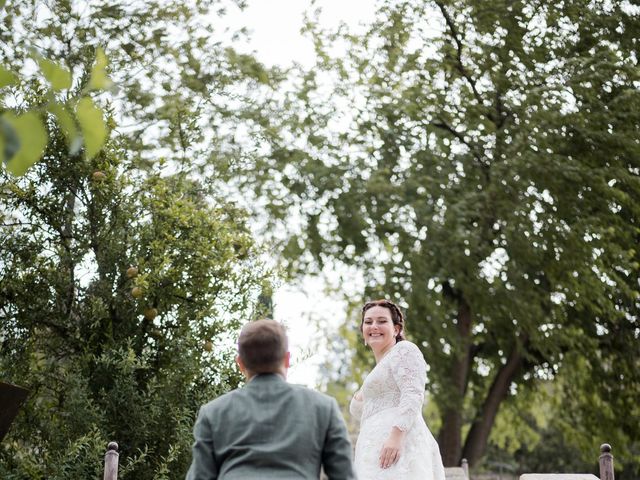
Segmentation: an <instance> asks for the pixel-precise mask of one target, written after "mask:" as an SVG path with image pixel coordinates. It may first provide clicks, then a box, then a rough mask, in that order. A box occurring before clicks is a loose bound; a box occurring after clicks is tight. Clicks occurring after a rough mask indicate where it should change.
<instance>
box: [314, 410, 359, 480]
mask: <svg viewBox="0 0 640 480" xmlns="http://www.w3.org/2000/svg"><path fill="white" fill-rule="evenodd" d="M351 453H352V450H351V442H350V441H349V433H348V432H347V426H346V425H345V423H344V419H343V418H342V414H341V413H340V409H339V408H338V403H337V402H336V401H335V399H333V398H332V399H331V412H330V419H329V426H328V428H327V433H326V436H325V441H324V448H323V451H322V466H323V467H324V473H325V474H326V475H327V477H329V479H330V480H354V479H355V478H356V477H355V474H354V473H353V462H352V460H351Z"/></svg>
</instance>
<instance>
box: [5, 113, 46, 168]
mask: <svg viewBox="0 0 640 480" xmlns="http://www.w3.org/2000/svg"><path fill="white" fill-rule="evenodd" d="M3 120H5V121H6V124H7V125H8V126H9V129H10V130H12V132H13V135H14V136H15V137H14V138H13V139H12V141H15V139H17V141H18V142H19V145H20V146H19V148H18V150H17V151H16V152H15V154H14V155H12V156H11V157H9V158H7V159H6V161H7V170H9V171H10V172H11V173H13V174H14V175H16V176H21V175H24V173H25V172H26V171H27V170H28V169H29V167H30V166H31V165H33V164H34V163H36V162H37V161H38V160H40V158H41V157H42V154H43V153H44V149H45V147H46V146H47V141H48V135H47V131H46V129H45V127H44V123H43V122H42V119H41V118H40V116H39V115H38V114H37V113H35V112H27V113H25V114H23V115H20V116H15V115H13V114H12V113H7V114H5V115H4V117H3ZM4 130H5V129H3V134H4ZM9 138H11V137H9ZM5 140H7V136H5ZM5 149H6V146H5Z"/></svg>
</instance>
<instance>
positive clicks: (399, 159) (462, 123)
mask: <svg viewBox="0 0 640 480" xmlns="http://www.w3.org/2000/svg"><path fill="white" fill-rule="evenodd" d="M637 20H638V16H637V12H635V10H633V9H630V8H627V7H625V6H624V5H623V4H622V3H621V2H613V3H612V4H611V5H609V4H607V5H606V6H605V5H604V4H602V3H593V2H588V1H572V2H559V3H553V4H549V3H544V4H535V5H534V4H531V3H530V2H498V3H493V4H492V5H491V8H488V7H487V5H486V2H481V1H475V0H465V1H447V2H440V1H419V0H407V1H400V2H381V4H380V9H379V12H378V15H377V18H376V20H375V22H374V23H373V24H372V25H371V26H370V28H369V29H368V30H367V31H366V32H365V33H364V34H362V35H352V34H349V33H348V32H345V31H344V30H342V31H340V32H338V33H332V32H323V31H321V30H320V28H319V27H318V25H316V24H314V23H313V22H310V24H309V25H308V26H307V30H308V31H309V32H310V33H311V35H312V36H313V39H314V42H315V45H316V47H317V49H318V53H319V59H320V60H319V62H318V65H316V66H315V67H314V68H313V70H312V71H311V72H302V73H301V75H300V77H299V78H298V81H297V83H298V85H299V88H298V89H296V90H292V91H290V92H288V95H287V97H286V100H285V101H284V102H283V107H282V109H281V110H282V111H283V112H284V113H283V114H282V115H280V116H279V117H278V121H279V123H277V122H275V121H274V123H277V125H275V126H273V125H270V127H271V130H273V131H274V132H276V133H273V134H271V135H269V134H268V133H267V134H265V141H266V142H268V143H269V145H270V146H271V155H270V156H268V157H267V156H260V157H259V158H256V159H255V161H254V163H253V164H252V165H250V167H252V168H253V171H251V169H250V168H249V167H248V166H247V165H242V171H243V172H248V171H251V175H247V180H246V182H245V185H244V186H250V187H252V188H253V189H254V191H255V192H256V193H255V194H256V195H258V196H263V197H265V198H267V199H268V202H267V204H268V207H267V208H268V209H269V211H270V213H271V214H272V215H273V217H274V218H275V220H274V223H275V224H277V223H278V219H281V220H284V221H285V222H287V221H288V219H289V218H291V216H292V215H299V216H300V217H301V218H303V226H302V228H301V229H300V231H299V232H291V231H290V233H291V235H290V237H289V238H287V243H286V246H284V247H283V251H284V252H285V254H287V255H288V258H287V260H288V265H289V267H290V269H291V270H292V271H293V272H308V271H312V270H313V268H314V267H316V268H317V267H320V268H321V267H322V266H323V265H324V264H325V262H326V261H327V259H330V260H331V261H338V262H344V263H346V264H348V265H352V266H358V267H360V268H361V269H362V271H363V272H364V275H365V280H366V285H367V287H366V289H365V291H364V292H362V295H363V296H364V297H365V298H371V297H380V296H387V297H390V298H392V299H395V300H397V301H399V302H400V304H401V305H403V306H406V307H407V314H408V331H409V334H410V338H412V339H413V340H415V341H416V343H418V344H419V345H420V346H421V347H422V349H423V352H424V354H425V357H426V358H427V361H428V363H429V365H430V366H431V371H430V373H429V379H430V385H429V387H430V390H431V391H432V392H433V395H434V398H435V401H436V403H437V404H438V407H439V410H440V412H441V414H442V417H443V421H442V428H441V429H440V436H439V437H440V441H441V442H442V443H441V447H442V450H443V452H444V455H445V461H446V463H447V464H450V465H453V464H457V463H458V462H459V461H460V458H461V457H462V456H466V457H467V458H469V460H470V461H471V462H472V463H477V462H479V461H480V460H481V458H482V455H483V452H484V451H485V449H486V445H487V442H488V441H489V438H490V432H491V428H492V427H493V422H494V419H495V416H496V415H498V414H499V406H500V404H501V403H502V402H503V400H504V399H505V398H506V399H510V398H511V397H514V396H518V395H521V394H523V393H524V392H526V391H527V390H529V389H531V390H536V389H537V388H538V386H539V385H540V382H546V381H547V380H550V379H554V378H555V377H556V376H557V375H559V373H560V371H561V370H562V369H563V368H564V366H565V365H574V363H573V361H571V360H570V358H571V357H572V355H574V354H580V355H583V356H586V357H587V358H589V359H591V361H593V362H594V363H599V362H602V364H603V367H602V371H598V372H597V374H596V370H592V374H593V375H597V382H596V385H597V388H596V389H594V390H593V391H592V396H591V397H585V398H590V401H584V402H579V404H576V405H575V407H576V408H577V409H578V410H579V411H580V412H581V413H582V414H587V412H588V411H592V413H593V412H594V411H598V409H602V410H604V412H607V415H606V416H607V418H609V419H610V420H611V423H610V424H608V426H607V427H606V428H608V430H604V427H602V429H600V430H598V432H599V435H600V436H601V438H598V439H594V440H593V441H594V442H596V441H599V442H604V441H608V438H613V437H615V438H616V439H617V440H618V443H619V444H621V445H616V446H615V447H616V448H617V450H616V451H617V452H618V454H619V455H620V456H621V457H623V458H624V459H630V458H631V457H632V456H633V455H634V454H633V453H632V447H631V445H632V439H633V438H637V426H635V425H634V424H632V423H633V422H631V421H630V417H629V416H627V414H628V412H629V411H630V409H629V408H630V407H629V405H631V404H632V403H629V404H623V403H622V402H618V401H615V400H614V397H613V396H612V395H610V394H608V393H607V391H608V389H612V388H613V389H614V390H615V391H616V392H619V393H620V395H621V396H622V398H625V399H627V400H626V401H628V402H632V399H635V403H636V404H637V403H638V402H637V399H638V396H639V395H640V383H639V382H638V378H637V375H635V374H633V373H631V372H633V371H634V364H633V361H631V360H630V358H631V357H635V355H629V352H637V351H638V350H637V348H638V347H637V345H638V331H639V330H638V328H639V326H638V307H639V304H638V302H639V299H640V293H639V292H640V290H639V288H638V283H637V278H638V277H639V276H640V271H639V270H638V266H639V265H640V263H639V262H638V249H637V244H638V240H639V230H638V223H639V222H640V216H639V214H640V210H639V208H638V205H640V180H639V175H640V173H639V169H640V164H639V162H638V159H639V158H640V144H639V143H638V140H637V139H638V134H639V133H640V132H639V130H638V125H640V117H639V112H640V91H639V90H638V87H637V86H638V81H639V80H640V78H639V77H638V65H637V59H636V56H635V51H636V50H637V45H636V42H637V41H636V40H635V39H636V38H637V36H638V25H639V24H640V23H639V22H638V21H637ZM325 80H329V81H332V82H333V83H332V84H331V87H327V86H326V83H325V82H324V81H325ZM323 83H324V84H323ZM338 119H339V120H338ZM265 130H267V129H265ZM292 138H294V139H295V141H294V142H292V141H291V139H292ZM275 172H278V173H277V174H276V173H275ZM232 173H234V171H232ZM310 254H311V255H310ZM351 328H352V329H354V330H355V328H356V327H355V326H352V327H351ZM614 339H615V341H614ZM607 365H608V366H609V367H607ZM616 366H618V367H616ZM607 368H609V369H608V370H607ZM616 368H622V369H623V370H624V372H625V373H624V376H623V377H616V375H615V370H616ZM579 385H580V386H581V388H583V389H585V390H587V391H588V390H589V388H590V387H589V386H588V383H587V382H581V383H580V384H579ZM614 385H620V386H621V387H620V388H619V389H618V388H617V387H614ZM622 386H624V388H622ZM623 390H624V391H625V392H627V393H625V394H623ZM578 398H581V397H578ZM595 398H599V399H600V401H598V402H595V401H594V400H595ZM614 405H615V408H614ZM586 418H588V417H586ZM575 422H577V423H576V424H574V425H573V427H574V429H576V430H579V429H580V428H581V427H584V425H583V423H582V420H581V419H580V417H579V416H577V417H576V418H575ZM589 425H593V424H592V423H589ZM614 431H615V432H616V433H613V432H614ZM618 435H620V436H618ZM581 447H582V448H583V449H585V452H587V453H586V454H588V455H593V452H594V450H593V445H589V446H587V445H585V444H583V445H581ZM587 449H588V451H587ZM595 451H596V452H597V448H596V450H595Z"/></svg>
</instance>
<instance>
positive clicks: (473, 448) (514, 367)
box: [462, 344, 523, 466]
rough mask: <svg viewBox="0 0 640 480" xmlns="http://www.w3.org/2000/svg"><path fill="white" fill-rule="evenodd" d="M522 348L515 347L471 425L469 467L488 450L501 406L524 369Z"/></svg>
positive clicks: (466, 447) (467, 453)
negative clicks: (490, 436) (522, 368)
mask: <svg viewBox="0 0 640 480" xmlns="http://www.w3.org/2000/svg"><path fill="white" fill-rule="evenodd" d="M521 348H522V347H521V346H519V345H517V344H516V345H515V346H514V348H513V350H512V351H511V353H510V354H509V358H508V359H507V363H506V364H504V365H503V366H502V368H500V370H499V371H498V373H497V375H496V377H495V379H494V380H493V383H492V384H491V388H490V389H489V393H488V394H487V398H485V401H484V403H483V405H482V409H481V410H480V411H479V412H478V414H477V415H476V419H475V420H474V422H473V424H472V425H471V430H469V433H468V434H467V439H466V441H465V444H464V450H463V452H462V457H463V458H466V459H467V460H468V461H469V465H471V466H474V465H475V464H476V463H477V462H478V460H480V459H481V458H482V456H483V455H484V453H485V450H486V448H487V442H488V440H489V434H490V433H491V428H492V427H493V423H494V421H495V419H496V415H497V414H498V409H499V408H500V404H501V403H502V401H503V400H504V399H505V398H506V396H507V394H508V393H509V387H510V385H511V382H512V381H513V379H514V378H515V377H516V375H517V374H518V371H519V370H520V368H521V367H522V363H523V357H522V350H521Z"/></svg>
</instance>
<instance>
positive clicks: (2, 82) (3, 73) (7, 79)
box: [0, 5, 17, 88]
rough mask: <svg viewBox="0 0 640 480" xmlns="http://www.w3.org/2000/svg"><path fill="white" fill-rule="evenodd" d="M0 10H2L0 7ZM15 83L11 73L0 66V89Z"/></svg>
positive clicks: (15, 78) (15, 79)
mask: <svg viewBox="0 0 640 480" xmlns="http://www.w3.org/2000/svg"><path fill="white" fill-rule="evenodd" d="M0 8H2V6H1V5H0ZM16 81H17V77H16V76H15V74H14V73H13V72H10V71H9V70H7V69H6V68H4V67H2V66H0V88H2V87H6V86H7V85H13V84H14V83H16Z"/></svg>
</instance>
